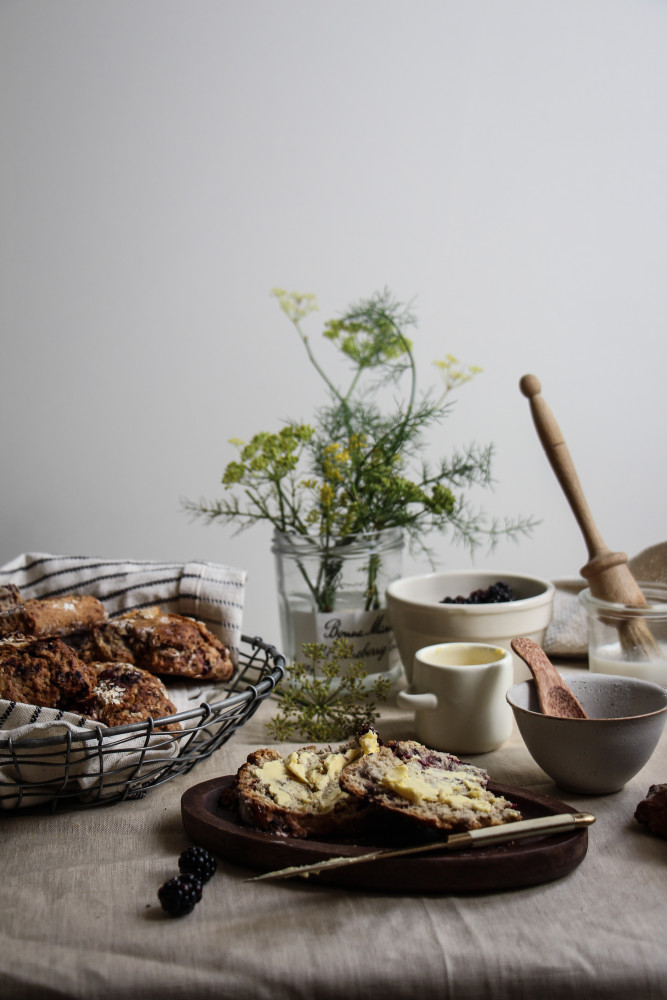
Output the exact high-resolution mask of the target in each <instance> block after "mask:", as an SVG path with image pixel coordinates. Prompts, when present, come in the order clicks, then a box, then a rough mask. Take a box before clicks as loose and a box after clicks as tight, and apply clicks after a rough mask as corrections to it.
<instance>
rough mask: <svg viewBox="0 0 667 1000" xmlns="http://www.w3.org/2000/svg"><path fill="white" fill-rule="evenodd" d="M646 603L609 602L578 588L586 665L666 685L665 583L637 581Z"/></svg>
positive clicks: (666, 604)
mask: <svg viewBox="0 0 667 1000" xmlns="http://www.w3.org/2000/svg"><path fill="white" fill-rule="evenodd" d="M639 587H640V589H641V591H642V593H643V595H644V597H645V598H646V606H645V607H639V608H636V607H635V608H633V607H629V606H628V605H625V604H612V603H611V602H609V601H601V600H599V599H598V598H597V597H593V595H592V594H591V592H590V590H588V589H586V590H582V591H581V593H580V594H579V600H580V602H581V604H582V606H583V607H584V609H585V611H586V618H587V621H588V666H589V669H590V670H592V671H593V672H594V673H598V674H620V675H621V676H624V677H640V678H642V679H643V680H647V681H654V682H655V683H657V684H662V685H663V687H667V586H665V585H664V584H660V583H640V584H639Z"/></svg>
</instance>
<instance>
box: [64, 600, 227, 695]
mask: <svg viewBox="0 0 667 1000" xmlns="http://www.w3.org/2000/svg"><path fill="white" fill-rule="evenodd" d="M79 654H80V656H81V657H82V658H83V659H85V660H86V661H87V662H89V663H98V662H107V663H108V662H111V663H131V664H133V665H134V666H137V667H141V668H142V669H143V670H147V671H148V672H149V673H151V674H165V675H169V676H173V677H182V678H192V679H196V680H205V681H227V680H229V678H230V677H231V676H232V674H233V672H234V666H233V663H232V659H231V656H230V651H229V649H228V648H227V647H226V646H225V644H224V643H223V642H221V641H220V639H218V637H217V636H215V635H213V633H212V632H211V631H210V630H209V629H208V628H206V626H205V625H204V624H203V622H199V621H197V620H196V619H194V618H187V617H185V616H184V615H177V614H170V613H167V612H164V611H162V609H160V608H157V607H153V608H146V609H144V610H139V611H131V612H128V613H127V614H124V615H120V616H119V617H117V618H111V619H110V620H109V621H106V622H101V623H100V624H98V625H96V626H95V627H94V628H93V629H92V631H91V633H90V635H89V636H88V637H87V639H86V640H85V642H84V643H83V644H82V645H81V647H80V649H79Z"/></svg>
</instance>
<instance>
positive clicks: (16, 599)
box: [0, 583, 21, 612]
mask: <svg viewBox="0 0 667 1000" xmlns="http://www.w3.org/2000/svg"><path fill="white" fill-rule="evenodd" d="M20 603H21V593H20V591H19V588H18V587H17V586H16V585H15V584H13V583H3V584H2V586H0V612H3V611H8V610H9V608H15V607H17V606H18V605H19V604H20Z"/></svg>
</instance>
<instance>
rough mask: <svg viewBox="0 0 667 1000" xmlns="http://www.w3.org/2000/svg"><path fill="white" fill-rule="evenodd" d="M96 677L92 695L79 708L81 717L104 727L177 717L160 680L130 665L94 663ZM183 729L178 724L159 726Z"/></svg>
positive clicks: (91, 667)
mask: <svg viewBox="0 0 667 1000" xmlns="http://www.w3.org/2000/svg"><path fill="white" fill-rule="evenodd" d="M90 669H91V671H92V672H93V674H94V675H95V679H94V682H93V686H92V690H91V691H90V694H89V695H88V696H87V697H86V698H84V699H82V700H81V701H80V702H78V703H77V705H76V711H77V712H79V713H80V714H81V715H85V716H87V718H89V719H93V720H94V721H95V722H101V723H102V724H103V725H105V726H126V725H129V724H130V723H133V722H145V721H146V719H148V718H153V719H162V718H164V717H165V716H169V715H174V714H175V712H176V706H175V705H174V703H173V701H172V700H171V699H170V697H169V692H168V691H167V689H166V687H165V686H164V684H163V683H162V681H161V680H160V678H159V677H156V676H155V674H151V673H149V672H148V671H147V670H142V669H141V668H140V667H135V666H133V665H132V664H130V663H92V664H90ZM164 729H168V730H180V729H181V726H180V724H179V723H178V722H173V723H169V724H168V725H165V726H160V728H159V730H156V731H157V732H162V731H163V730H164Z"/></svg>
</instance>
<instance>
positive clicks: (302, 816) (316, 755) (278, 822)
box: [223, 733, 378, 837]
mask: <svg viewBox="0 0 667 1000" xmlns="http://www.w3.org/2000/svg"><path fill="white" fill-rule="evenodd" d="M377 745H378V744H377V738H376V737H375V735H374V734H373V733H366V734H364V735H362V736H361V737H360V738H359V739H358V740H353V741H351V742H350V743H347V744H345V745H344V746H341V747H338V749H335V750H334V749H331V748H330V747H328V748H326V749H317V748H316V747H314V746H308V747H302V748H301V749H300V750H295V751H293V752H292V753H289V754H287V755H282V754H280V753H279V751H278V750H275V749H263V750H256V751H255V752H254V753H251V754H250V755H249V756H248V759H247V761H246V763H245V764H243V765H242V767H241V768H240V769H239V772H238V775H237V780H236V783H235V787H234V791H233V796H234V798H235V801H236V805H237V807H238V811H239V814H240V817H241V820H242V822H244V823H246V824H248V825H249V826H253V827H257V828H259V829H262V830H268V831H270V832H271V833H278V834H283V835H286V836H290V837H315V836H323V835H325V834H329V833H332V832H334V831H343V832H350V831H353V830H357V829H359V828H360V827H361V826H362V825H363V824H364V822H365V821H366V820H367V818H368V816H367V813H368V812H369V809H368V803H367V802H363V801H360V800H359V799H358V798H356V797H355V796H352V795H348V794H347V793H346V792H344V791H343V790H342V788H341V783H340V779H341V775H342V774H343V773H344V771H345V769H346V768H347V767H349V766H350V764H351V762H352V761H354V760H356V759H357V758H359V757H361V756H362V755H364V754H366V753H369V752H373V751H374V750H375V749H376V748H377ZM223 804H224V805H227V806H229V805H230V804H231V802H230V796H229V795H227V796H226V797H225V799H224V801H223Z"/></svg>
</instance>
